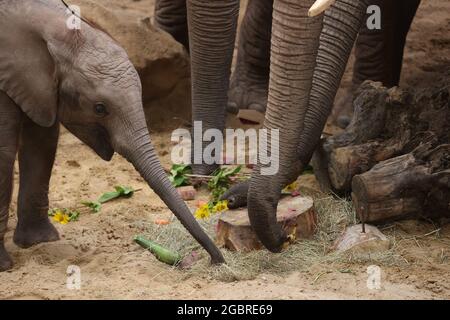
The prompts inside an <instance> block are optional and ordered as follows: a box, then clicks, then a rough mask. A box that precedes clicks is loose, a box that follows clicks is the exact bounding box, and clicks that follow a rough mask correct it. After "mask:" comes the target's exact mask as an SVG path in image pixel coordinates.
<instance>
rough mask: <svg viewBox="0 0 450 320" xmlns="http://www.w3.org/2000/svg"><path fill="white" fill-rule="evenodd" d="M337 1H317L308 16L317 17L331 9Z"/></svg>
mask: <svg viewBox="0 0 450 320" xmlns="http://www.w3.org/2000/svg"><path fill="white" fill-rule="evenodd" d="M335 1H336V0H317V1H316V2H314V4H313V5H312V6H311V8H310V9H309V11H308V16H310V17H315V16H318V15H319V14H321V13H322V12H324V11H325V10H327V9H328V8H329V7H331V6H332V5H333V4H334V2H335Z"/></svg>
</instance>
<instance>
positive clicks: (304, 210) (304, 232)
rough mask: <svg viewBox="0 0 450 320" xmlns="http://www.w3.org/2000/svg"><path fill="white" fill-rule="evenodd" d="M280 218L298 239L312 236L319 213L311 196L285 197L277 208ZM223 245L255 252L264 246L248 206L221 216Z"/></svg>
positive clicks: (218, 235)
mask: <svg viewBox="0 0 450 320" xmlns="http://www.w3.org/2000/svg"><path fill="white" fill-rule="evenodd" d="M277 220H278V223H279V224H280V225H281V227H282V228H283V230H284V231H285V232H286V233H287V234H289V235H295V237H296V238H297V239H302V238H303V239H304V238H310V237H311V236H312V235H313V234H314V233H315V230H316V226H317V216H316V211H315V209H314V202H313V199H312V198H309V197H290V196H288V197H284V198H282V199H281V200H280V202H279V204H278V209H277ZM216 240H217V243H218V244H219V245H220V246H224V247H225V248H227V249H229V250H233V251H251V250H259V249H262V248H263V246H262V244H261V242H260V241H259V240H258V238H257V236H256V234H255V233H254V231H253V230H252V227H251V226H250V220H249V218H248V213H247V209H236V210H230V211H227V212H225V213H224V214H222V215H221V217H220V219H219V222H218V225H217V232H216Z"/></svg>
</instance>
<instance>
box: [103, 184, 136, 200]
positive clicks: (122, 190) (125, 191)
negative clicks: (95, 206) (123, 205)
mask: <svg viewBox="0 0 450 320" xmlns="http://www.w3.org/2000/svg"><path fill="white" fill-rule="evenodd" d="M114 189H116V191H112V192H106V193H104V194H103V195H102V196H101V197H100V198H98V202H100V203H105V202H108V201H111V200H114V199H117V198H131V197H132V196H133V194H134V189H132V188H129V187H123V186H116V187H114Z"/></svg>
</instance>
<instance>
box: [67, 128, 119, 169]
mask: <svg viewBox="0 0 450 320" xmlns="http://www.w3.org/2000/svg"><path fill="white" fill-rule="evenodd" d="M64 127H66V129H67V130H69V131H70V132H71V133H72V134H73V135H75V136H76V137H77V138H78V139H80V140H81V141H82V142H83V143H85V144H86V145H88V146H89V147H90V148H91V149H92V150H94V151H95V153H97V154H98V156H99V157H100V158H102V159H103V160H105V161H110V160H111V159H112V157H113V155H114V148H113V147H112V145H111V139H110V137H109V134H108V131H107V130H106V129H105V128H104V127H102V126H100V125H98V124H95V125H88V126H86V125H77V124H64Z"/></svg>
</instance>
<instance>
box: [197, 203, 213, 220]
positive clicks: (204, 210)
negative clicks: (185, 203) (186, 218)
mask: <svg viewBox="0 0 450 320" xmlns="http://www.w3.org/2000/svg"><path fill="white" fill-rule="evenodd" d="M210 216H211V211H210V210H209V205H208V204H204V205H202V206H201V207H200V208H198V209H197V210H196V211H195V217H196V218H197V219H207V218H209V217H210Z"/></svg>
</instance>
